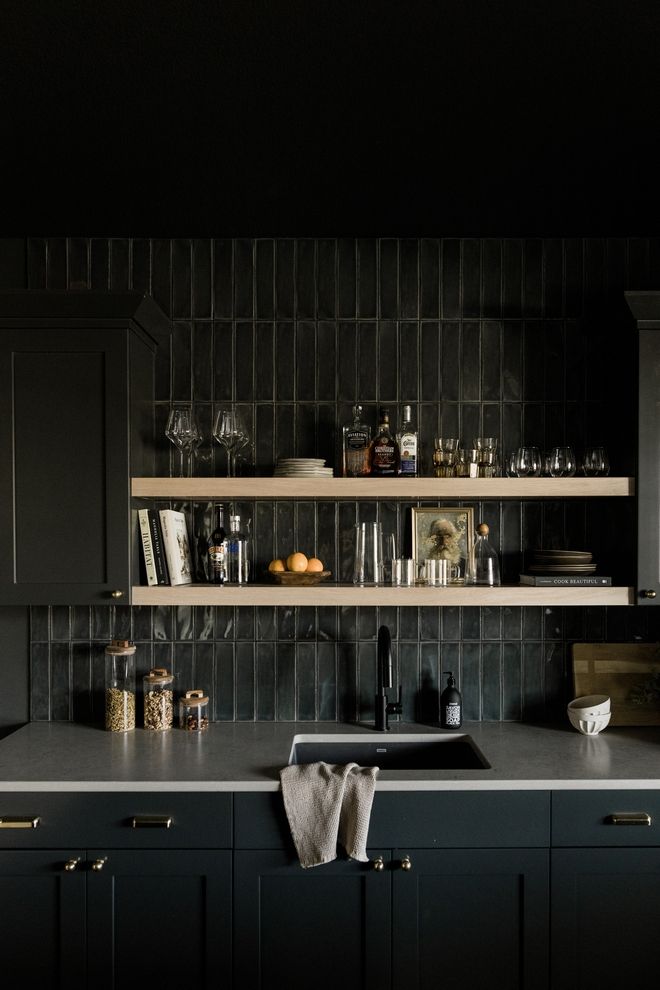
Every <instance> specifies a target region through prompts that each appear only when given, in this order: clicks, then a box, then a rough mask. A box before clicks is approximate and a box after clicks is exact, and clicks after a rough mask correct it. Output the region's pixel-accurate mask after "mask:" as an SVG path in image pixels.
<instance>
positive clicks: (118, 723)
mask: <svg viewBox="0 0 660 990" xmlns="http://www.w3.org/2000/svg"><path fill="white" fill-rule="evenodd" d="M135 649H136V648H135V646H134V644H133V643H131V642H129V640H127V639H113V640H112V641H111V642H110V643H109V644H108V646H106V648H105V727H106V729H108V730H109V731H110V732H127V731H128V730H129V729H134V728H135Z"/></svg>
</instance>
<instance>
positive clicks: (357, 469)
mask: <svg viewBox="0 0 660 990" xmlns="http://www.w3.org/2000/svg"><path fill="white" fill-rule="evenodd" d="M370 442H371V430H370V429H369V427H368V426H367V424H366V423H363V422H362V406H353V422H352V423H347V424H346V425H345V426H344V427H343V428H342V474H343V476H344V478H362V477H364V476H365V475H368V474H369V473H370V471H371V466H370V464H369V444H370Z"/></svg>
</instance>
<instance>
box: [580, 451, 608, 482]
mask: <svg viewBox="0 0 660 990" xmlns="http://www.w3.org/2000/svg"><path fill="white" fill-rule="evenodd" d="M582 471H583V473H584V474H585V475H586V476H587V477H588V478H597V477H599V476H600V475H602V476H604V475H607V474H609V473H610V462H609V458H608V456H607V451H606V450H605V448H604V447H585V449H584V459H583V461H582Z"/></svg>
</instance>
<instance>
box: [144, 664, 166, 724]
mask: <svg viewBox="0 0 660 990" xmlns="http://www.w3.org/2000/svg"><path fill="white" fill-rule="evenodd" d="M173 684H174V674H170V672H169V671H168V670H165V668H164V667H154V668H153V669H152V670H150V671H149V673H148V674H145V675H144V677H143V678H142V686H143V689H144V727H145V729H153V730H155V731H156V732H161V731H163V730H164V729H171V728H172V723H173V721H174V691H173Z"/></svg>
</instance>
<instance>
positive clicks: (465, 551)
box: [412, 506, 474, 584]
mask: <svg viewBox="0 0 660 990" xmlns="http://www.w3.org/2000/svg"><path fill="white" fill-rule="evenodd" d="M473 542H474V509H473V508H472V507H469V508H465V507H461V508H456V507H455V506H452V507H450V508H444V507H443V506H432V507H431V508H423V509H417V508H413V509H412V555H413V557H414V558H415V560H417V561H422V560H442V559H444V560H448V561H449V562H450V563H451V564H453V565H454V567H455V568H456V569H457V570H456V574H457V576H456V577H455V578H453V580H452V583H453V584H465V576H466V573H467V572H468V570H469V566H470V560H471V556H472V544H473Z"/></svg>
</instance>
